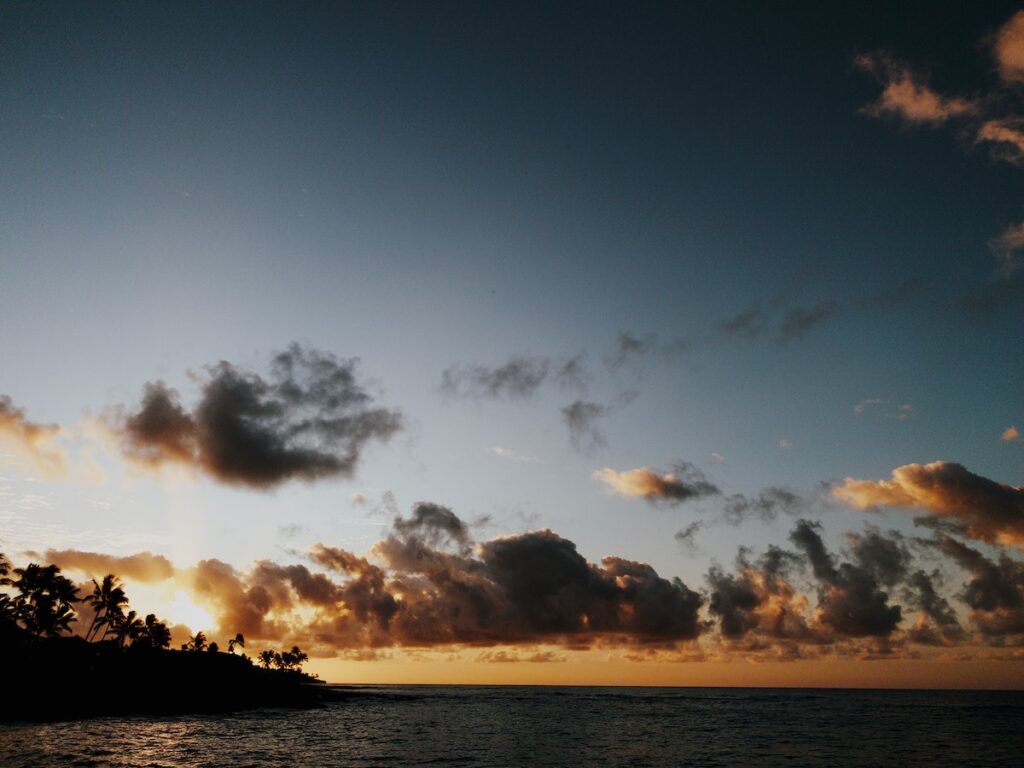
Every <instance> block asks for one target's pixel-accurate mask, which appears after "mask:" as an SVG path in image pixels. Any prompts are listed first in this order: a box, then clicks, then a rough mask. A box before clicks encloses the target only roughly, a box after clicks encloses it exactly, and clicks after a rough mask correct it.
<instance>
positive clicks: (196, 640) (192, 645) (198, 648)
mask: <svg viewBox="0 0 1024 768" xmlns="http://www.w3.org/2000/svg"><path fill="white" fill-rule="evenodd" d="M181 650H183V651H195V652H196V653H199V652H202V651H205V650H206V633H205V632H196V636H195V637H193V638H192V639H191V640H189V641H188V642H187V643H182V644H181Z"/></svg>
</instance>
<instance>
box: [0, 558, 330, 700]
mask: <svg viewBox="0 0 1024 768" xmlns="http://www.w3.org/2000/svg"><path fill="white" fill-rule="evenodd" d="M90 586H91V590H90ZM245 645H246V641H245V637H244V636H243V635H242V634H241V633H237V634H236V635H235V636H234V637H232V638H230V639H228V641H227V652H226V653H223V652H221V651H220V646H219V645H218V643H217V642H216V641H210V640H209V639H208V638H207V636H206V634H205V633H204V632H197V633H196V634H195V635H194V636H192V637H191V638H189V640H188V641H187V642H185V643H182V644H181V646H180V648H179V649H178V650H172V649H171V630H170V628H169V627H168V626H167V624H166V623H165V622H164V621H161V620H160V619H159V618H158V617H157V616H156V615H155V614H152V613H150V614H147V615H146V616H140V615H138V613H137V612H136V611H134V610H131V608H130V606H129V600H128V596H127V594H126V593H125V589H124V586H123V584H122V583H121V581H120V580H119V579H118V577H117V576H115V575H114V574H108V575H106V576H104V577H103V578H102V579H101V580H100V581H96V580H93V581H92V583H91V585H87V586H79V585H76V584H75V583H74V582H73V581H71V580H70V579H68V578H67V577H66V576H65V575H64V574H62V573H61V571H60V568H58V567H57V566H55V565H39V564H37V563H30V564H28V565H26V566H25V567H23V568H15V567H13V566H12V565H11V563H10V562H9V561H8V560H7V558H6V557H5V556H4V555H3V554H0V654H3V656H4V658H7V659H17V660H18V662H17V663H16V664H9V665H8V670H7V672H6V674H5V680H4V683H5V684H4V694H5V695H4V696H3V697H0V720H13V719H24V720H51V719H64V718H72V717H87V716H94V715H106V714H134V713H147V714H157V713H166V714H172V713H185V712H219V711H228V710H234V709H247V708H253V707H262V706H312V705H315V704H317V703H318V702H320V701H322V700H323V699H324V698H325V696H326V689H325V688H324V687H323V686H317V685H315V683H316V682H317V681H316V680H315V679H314V678H313V677H310V676H309V675H307V674H305V673H304V672H302V665H303V663H304V662H306V661H307V660H308V658H309V657H308V656H307V654H306V653H304V652H303V651H302V650H301V649H300V648H298V647H297V646H293V647H292V648H291V649H289V650H281V651H277V650H273V649H269V648H268V649H265V650H262V651H261V652H260V653H259V654H258V657H257V660H258V664H257V663H256V660H254V659H253V658H251V657H249V656H248V655H247V654H245V653H239V652H238V649H243V648H245Z"/></svg>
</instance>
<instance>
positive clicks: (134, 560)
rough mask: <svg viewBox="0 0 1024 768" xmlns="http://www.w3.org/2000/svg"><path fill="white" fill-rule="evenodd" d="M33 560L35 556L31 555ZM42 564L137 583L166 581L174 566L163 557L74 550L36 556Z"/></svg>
mask: <svg viewBox="0 0 1024 768" xmlns="http://www.w3.org/2000/svg"><path fill="white" fill-rule="evenodd" d="M32 554H33V556H36V555H35V553H32ZM37 557H39V558H40V559H42V560H43V561H44V562H46V563H53V564H54V565H56V566H58V567H60V568H63V569H65V570H73V571H81V572H82V573H84V574H86V575H87V576H88V577H89V578H95V579H100V578H102V577H103V576H106V575H107V574H108V573H113V574H115V575H117V576H122V577H124V578H126V579H132V580H133V581H141V582H147V583H148V582H158V581H166V580H167V579H170V578H173V577H174V573H175V570H174V566H173V565H172V564H171V561H170V560H168V559H167V558H166V557H164V556H163V555H154V554H153V553H152V552H138V553H136V554H134V555H128V556H127V557H116V556H114V555H104V554H100V553H99V552H83V551H81V550H75V549H62V550H55V549H48V550H46V551H45V552H43V553H42V554H41V555H38V556H37Z"/></svg>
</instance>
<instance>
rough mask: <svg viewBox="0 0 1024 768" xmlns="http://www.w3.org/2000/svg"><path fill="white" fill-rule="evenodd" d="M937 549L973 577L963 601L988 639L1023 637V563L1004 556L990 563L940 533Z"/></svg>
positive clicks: (982, 556) (973, 550)
mask: <svg viewBox="0 0 1024 768" xmlns="http://www.w3.org/2000/svg"><path fill="white" fill-rule="evenodd" d="M936 546H937V547H938V548H939V550H940V551H941V552H943V553H944V554H945V555H947V556H948V557H950V558H952V559H953V560H954V561H955V562H957V563H958V564H959V565H960V566H961V567H962V568H963V569H964V570H966V571H967V572H968V573H970V574H971V580H970V581H969V582H967V583H966V584H965V585H964V588H963V592H962V594H961V598H962V599H963V601H964V602H965V603H967V605H968V606H969V607H970V608H971V619H972V621H973V622H974V623H975V625H976V626H977V627H978V629H979V630H981V632H982V634H984V635H986V636H988V637H1004V636H1006V635H1020V634H1024V563H1021V562H1019V561H1017V560H1013V559H1011V558H1009V557H1007V556H1006V555H1005V554H1002V555H1000V557H999V559H998V560H989V559H988V558H987V557H985V556H984V555H983V554H981V552H979V551H978V550H976V549H973V548H971V547H969V546H967V545H966V544H964V543H962V542H960V541H957V540H956V539H954V538H952V537H950V536H947V535H946V534H942V533H940V534H939V535H938V538H937V541H936Z"/></svg>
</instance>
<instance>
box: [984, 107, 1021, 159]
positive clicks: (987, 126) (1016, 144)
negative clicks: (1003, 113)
mask: <svg viewBox="0 0 1024 768" xmlns="http://www.w3.org/2000/svg"><path fill="white" fill-rule="evenodd" d="M975 142H976V143H979V144H980V143H989V144H995V145H996V147H995V149H994V154H995V156H996V157H997V158H998V159H1000V160H1004V161H1006V162H1008V163H1013V164H1019V163H1021V162H1022V161H1024V120H1021V119H1020V118H1014V117H1008V118H1000V119H998V120H987V121H986V122H984V123H982V125H981V127H980V128H978V133H977V136H976V137H975Z"/></svg>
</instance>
